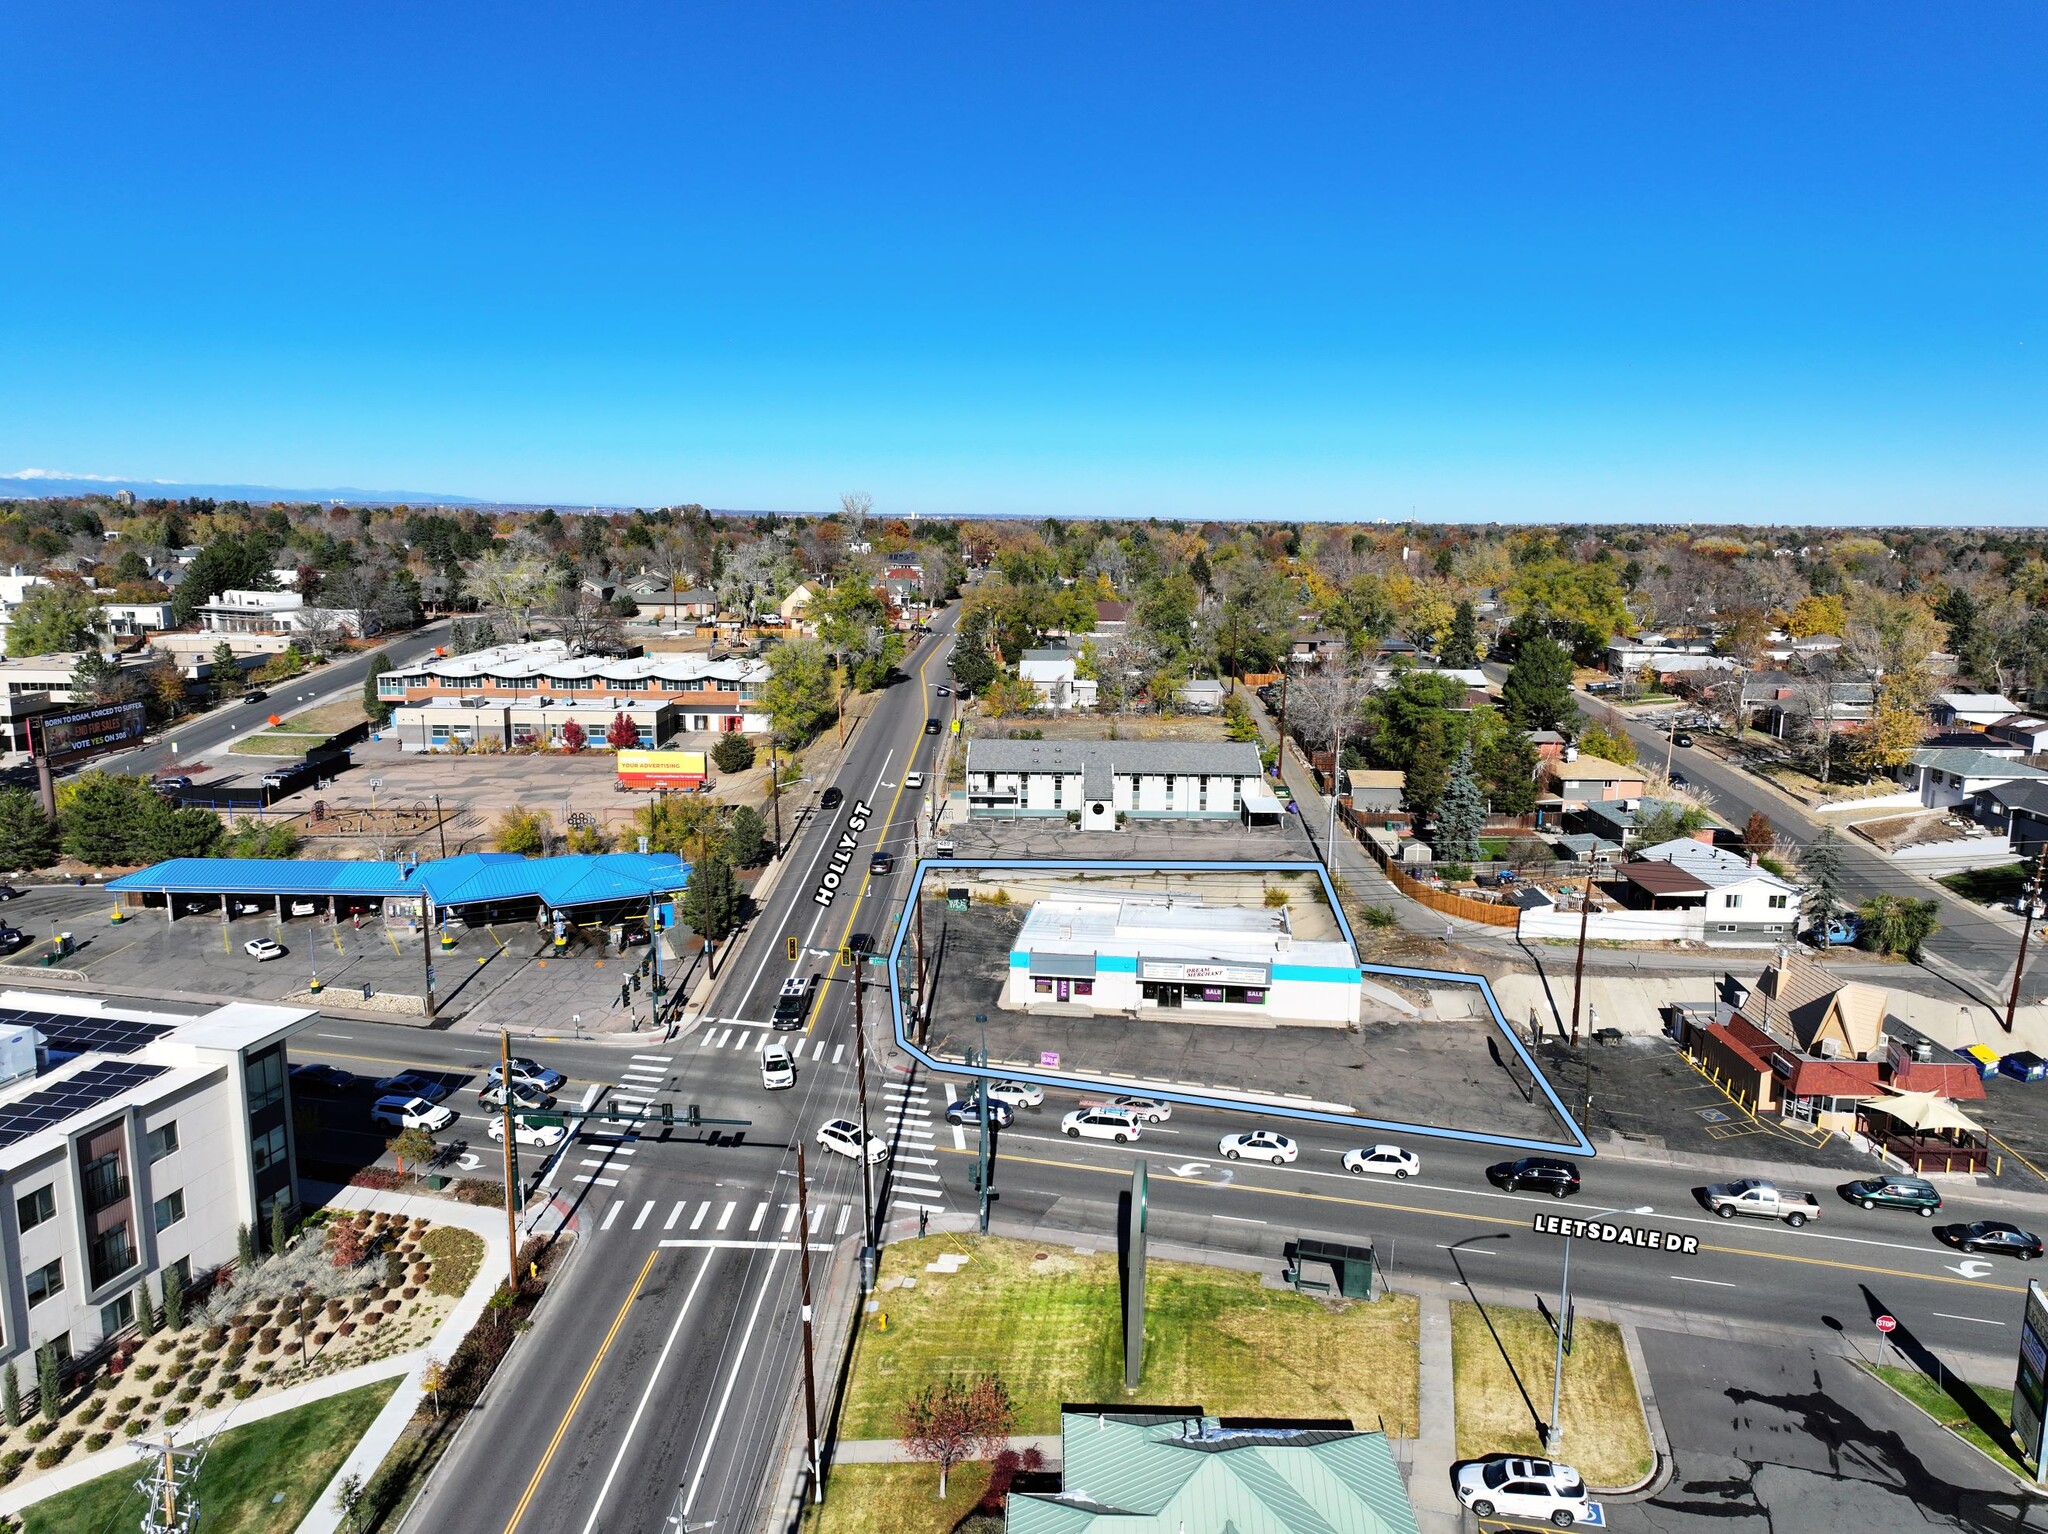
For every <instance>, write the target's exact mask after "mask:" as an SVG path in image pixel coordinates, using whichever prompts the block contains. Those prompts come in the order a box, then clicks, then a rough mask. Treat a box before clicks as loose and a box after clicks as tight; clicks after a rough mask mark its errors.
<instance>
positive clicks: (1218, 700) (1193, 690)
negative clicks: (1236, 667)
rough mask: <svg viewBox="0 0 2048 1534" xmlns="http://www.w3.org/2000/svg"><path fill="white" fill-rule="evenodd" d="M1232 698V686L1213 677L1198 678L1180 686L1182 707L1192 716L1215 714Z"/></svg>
mask: <svg viewBox="0 0 2048 1534" xmlns="http://www.w3.org/2000/svg"><path fill="white" fill-rule="evenodd" d="M1229 696H1230V686H1229V684H1228V683H1226V682H1219V681H1217V680H1215V679H1214V678H1213V677H1196V678H1195V679H1194V680H1193V681H1189V682H1183V683H1181V686H1180V706H1181V707H1182V708H1184V709H1186V710H1187V711H1188V712H1189V713H1191V714H1213V713H1216V712H1217V711H1219V710H1220V709H1221V708H1222V707H1223V700H1224V699H1225V698H1227V697H1229Z"/></svg>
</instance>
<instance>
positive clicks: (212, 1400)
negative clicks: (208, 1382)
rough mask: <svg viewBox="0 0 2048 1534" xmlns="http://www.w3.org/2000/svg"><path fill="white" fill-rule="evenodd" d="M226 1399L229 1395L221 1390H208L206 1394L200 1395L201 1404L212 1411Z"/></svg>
mask: <svg viewBox="0 0 2048 1534" xmlns="http://www.w3.org/2000/svg"><path fill="white" fill-rule="evenodd" d="M226 1399H227V1395H226V1393H225V1392H223V1391H219V1390H209V1391H207V1392H206V1394H205V1395H204V1396H202V1397H200V1400H199V1404H200V1405H201V1406H203V1407H205V1408H206V1409H207V1410H208V1411H212V1410H213V1409H214V1408H215V1407H216V1406H218V1405H220V1403H221V1402H223V1401H225V1400H226Z"/></svg>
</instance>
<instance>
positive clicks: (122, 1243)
mask: <svg viewBox="0 0 2048 1534" xmlns="http://www.w3.org/2000/svg"><path fill="white" fill-rule="evenodd" d="M88 1265H89V1266H90V1268H91V1270H92V1286H93V1288H95V1289H99V1288H101V1287H102V1286H104V1285H106V1284H110V1283H112V1282H113V1281H114V1280H115V1279H117V1278H119V1277H120V1276H121V1275H122V1274H123V1273H126V1272H127V1271H128V1270H129V1269H130V1268H132V1267H134V1266H135V1243H134V1242H132V1241H130V1240H129V1239H128V1227H127V1226H126V1225H116V1226H115V1227H114V1228H113V1229H112V1230H110V1231H108V1232H106V1233H105V1234H104V1235H99V1236H95V1237H93V1239H92V1247H91V1251H90V1254H89V1262H88Z"/></svg>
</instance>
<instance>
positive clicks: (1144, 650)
mask: <svg viewBox="0 0 2048 1534" xmlns="http://www.w3.org/2000/svg"><path fill="white" fill-rule="evenodd" d="M1092 643H1093V644H1094V646H1095V704H1096V707H1097V708H1106V709H1108V710H1109V711H1110V712H1111V713H1113V714H1115V715H1116V716H1117V717H1118V718H1122V717H1123V716H1124V715H1126V714H1128V713H1129V712H1130V711H1131V705H1132V704H1134V703H1135V702H1137V700H1138V695H1139V694H1140V693H1142V692H1143V691H1144V690H1145V680H1146V678H1148V677H1149V676H1151V675H1152V673H1153V672H1154V671H1155V670H1157V669H1158V667H1159V651H1158V649H1157V647H1156V646H1154V645H1153V644H1152V642H1151V641H1150V640H1148V639H1146V638H1145V637H1144V636H1143V635H1142V634H1138V633H1135V632H1132V631H1131V630H1128V629H1126V630H1125V631H1124V632H1123V633H1120V634H1103V635H1099V636H1097V637H1096V638H1095V639H1094V640H1093V641H1092Z"/></svg>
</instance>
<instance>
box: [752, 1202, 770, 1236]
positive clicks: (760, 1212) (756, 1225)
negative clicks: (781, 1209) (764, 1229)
mask: <svg viewBox="0 0 2048 1534" xmlns="http://www.w3.org/2000/svg"><path fill="white" fill-rule="evenodd" d="M767 1218H768V1206H767V1205H766V1204H756V1205H755V1206H754V1217H753V1219H751V1220H749V1221H748V1222H747V1229H748V1230H759V1229H760V1228H761V1222H762V1221H763V1220H765V1219H767Z"/></svg>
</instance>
